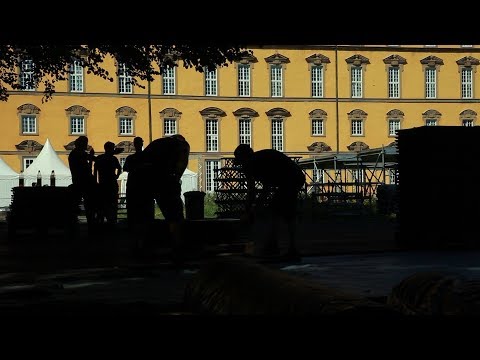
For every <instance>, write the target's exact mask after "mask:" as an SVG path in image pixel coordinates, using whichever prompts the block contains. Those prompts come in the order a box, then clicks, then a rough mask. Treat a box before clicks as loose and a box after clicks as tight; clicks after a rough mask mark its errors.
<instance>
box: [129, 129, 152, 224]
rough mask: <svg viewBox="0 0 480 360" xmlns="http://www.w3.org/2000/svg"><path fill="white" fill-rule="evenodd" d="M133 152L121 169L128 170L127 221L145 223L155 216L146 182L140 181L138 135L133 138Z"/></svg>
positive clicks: (139, 141)
mask: <svg viewBox="0 0 480 360" xmlns="http://www.w3.org/2000/svg"><path fill="white" fill-rule="evenodd" d="M133 146H134V147H135V153H133V154H131V155H128V156H127V158H126V159H125V164H124V165H123V171H126V172H128V177H127V194H126V195H127V221H128V224H129V225H130V226H132V225H133V224H142V223H143V224H145V223H148V222H151V221H153V220H154V218H155V208H154V206H155V203H154V200H153V197H152V196H150V194H149V192H148V188H147V186H146V185H147V184H145V183H143V182H142V179H143V177H142V171H144V169H143V167H142V159H141V155H142V151H143V139H142V138H141V137H139V136H137V137H136V138H134V139H133ZM146 175H147V176H148V174H146Z"/></svg>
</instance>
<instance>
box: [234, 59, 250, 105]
mask: <svg viewBox="0 0 480 360" xmlns="http://www.w3.org/2000/svg"><path fill="white" fill-rule="evenodd" d="M237 73H238V96H240V97H250V96H251V93H250V81H251V66H250V64H238V65H237Z"/></svg>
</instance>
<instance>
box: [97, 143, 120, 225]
mask: <svg viewBox="0 0 480 360" xmlns="http://www.w3.org/2000/svg"><path fill="white" fill-rule="evenodd" d="M104 149H105V153H104V154H101V155H98V156H97V159H96V160H95V165H94V177H95V179H97V181H98V190H99V200H100V206H99V211H98V215H97V216H98V221H99V222H103V219H104V217H105V218H106V219H107V223H108V224H115V223H116V222H117V209H118V182H117V179H118V177H119V176H120V174H121V173H122V166H121V165H120V162H119V161H118V159H117V158H116V157H115V144H114V143H113V142H111V141H107V142H106V143H105V144H104Z"/></svg>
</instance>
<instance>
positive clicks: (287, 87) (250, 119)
mask: <svg viewBox="0 0 480 360" xmlns="http://www.w3.org/2000/svg"><path fill="white" fill-rule="evenodd" d="M249 48H250V49H251V50H253V56H250V57H246V58H244V59H242V60H241V61H239V62H237V63H234V64H231V65H229V66H228V67H221V68H218V69H216V70H215V71H210V72H204V73H200V72H196V71H195V70H193V69H185V68H184V67H183V66H182V64H181V63H179V64H178V65H179V66H178V67H175V68H171V69H169V70H168V71H167V72H166V73H164V74H163V75H162V76H161V77H159V78H156V79H155V80H154V81H153V82H151V83H150V84H149V85H150V86H148V85H147V84H144V85H145V89H142V88H138V87H135V88H132V86H131V84H130V83H129V75H128V69H127V68H126V67H125V66H124V65H123V64H119V63H117V62H116V60H115V59H106V60H105V61H106V64H105V66H106V67H107V68H108V69H109V71H111V72H112V73H114V72H115V71H117V72H118V76H117V78H116V81H114V82H112V83H111V82H108V81H105V80H102V79H99V78H96V77H94V76H93V75H91V74H87V73H86V71H85V70H84V69H82V68H80V67H78V66H77V64H75V63H74V64H72V74H71V76H70V79H69V81H67V82H64V83H60V84H58V85H57V89H56V93H55V94H54V96H53V99H52V100H50V101H48V102H46V103H42V95H43V94H42V88H41V87H39V88H35V89H29V90H24V91H14V90H12V91H10V93H9V94H10V98H9V100H8V102H1V103H0V113H1V115H2V131H1V134H0V156H1V157H2V158H3V159H4V161H5V162H6V163H7V164H8V165H10V166H11V167H12V168H13V169H14V170H15V171H18V172H19V171H21V170H24V169H25V168H26V167H28V165H29V163H31V161H33V159H34V158H35V156H36V155H37V154H38V153H39V151H40V150H41V148H42V146H43V144H44V143H45V141H46V139H47V138H48V139H49V140H50V142H51V144H52V146H53V147H54V149H55V150H56V151H57V153H58V154H59V156H60V158H61V159H62V160H63V161H64V162H65V164H67V156H68V153H69V152H70V150H71V149H72V144H73V141H74V140H75V138H77V137H78V136H79V135H86V136H88V138H89V142H90V146H92V147H93V148H94V149H95V150H96V152H97V153H101V152H103V144H104V143H105V142H106V141H113V142H114V143H115V144H117V146H118V147H122V148H124V152H123V153H121V154H119V155H118V156H119V158H120V160H121V161H122V160H123V159H124V158H125V157H126V156H127V155H128V154H129V153H130V152H132V151H134V149H133V146H132V141H133V138H134V137H135V136H141V137H143V139H144V140H145V146H146V145H148V143H149V142H150V141H151V140H153V139H156V138H159V137H162V136H165V135H170V134H174V133H180V134H182V135H183V136H185V138H186V139H187V140H188V141H189V143H190V145H191V156H190V162H189V169H190V170H192V171H194V172H196V173H198V174H199V185H200V189H201V190H203V191H212V190H213V188H214V181H213V179H214V170H215V169H218V168H219V167H221V163H222V162H221V161H222V158H227V157H232V156H233V151H234V150H235V148H236V146H237V145H238V144H239V143H249V144H251V146H252V147H253V149H254V150H260V149H264V148H274V149H277V150H280V151H283V152H284V153H286V154H287V155H289V156H295V157H302V158H305V157H311V156H317V155H319V154H324V153H339V152H355V151H360V150H365V149H373V148H379V147H382V146H389V145H392V144H393V143H394V141H395V134H396V131H397V130H398V129H405V128H411V127H419V126H442V125H450V126H452V125H458V126H475V125H477V121H478V119H477V114H478V112H479V110H480V109H479V99H480V90H476V87H477V82H478V81H480V79H478V78H479V76H480V75H479V74H478V73H477V71H476V70H477V66H478V65H479V63H480V60H479V59H480V47H479V46H475V45H451V46H448V45H438V46H436V45H412V46H409V45H401V46H397V45H382V46H380V45H375V46H370V45H361V46H360V45H348V46H347V45H345V46H332V45H308V46H307V45H301V46H274V45H272V46H251V47H249ZM29 66H31V64H29V63H28V61H26V62H25V63H24V64H23V66H22V68H21V69H18V71H19V72H20V73H21V74H22V77H21V79H23V78H25V77H28V76H29ZM477 79H478V80H477Z"/></svg>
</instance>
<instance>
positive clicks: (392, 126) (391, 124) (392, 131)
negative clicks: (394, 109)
mask: <svg viewBox="0 0 480 360" xmlns="http://www.w3.org/2000/svg"><path fill="white" fill-rule="evenodd" d="M398 130H400V120H398V119H391V120H388V135H389V136H395V135H397V131H398Z"/></svg>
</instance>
